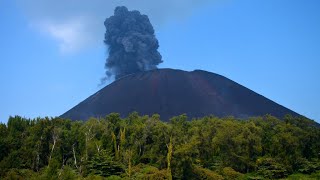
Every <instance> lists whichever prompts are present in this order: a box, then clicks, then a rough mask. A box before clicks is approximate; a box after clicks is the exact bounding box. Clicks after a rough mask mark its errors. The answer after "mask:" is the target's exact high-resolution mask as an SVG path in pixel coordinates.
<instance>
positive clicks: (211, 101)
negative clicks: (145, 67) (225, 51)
mask: <svg viewBox="0 0 320 180" xmlns="http://www.w3.org/2000/svg"><path fill="white" fill-rule="evenodd" d="M133 111H137V112H138V113H139V114H140V115H152V114H155V113H157V114H160V118H161V119H162V120H164V121H167V120H169V119H170V118H171V117H173V116H176V115H180V114H184V113H185V114H187V116H188V117H189V118H197V117H203V116H208V115H215V116H218V117H224V116H234V117H236V118H247V117H251V116H263V115H266V114H271V115H273V116H276V117H279V118H282V117H283V116H284V115H286V114H291V115H293V116H300V115H299V114H297V113H295V112H293V111H291V110H289V109H287V108H285V107H283V106H281V105H279V104H277V103H275V102H273V101H271V100H269V99H267V98H265V97H263V96H261V95H259V94H257V93H255V92H253V91H251V90H250V89H248V88H246V87H244V86H242V85H240V84H237V83H236V82H234V81H231V80H230V79H227V78H225V77H223V76H220V75H218V74H214V73H210V72H206V71H201V70H196V71H192V72H186V71H181V70H173V69H158V70H153V71H146V72H141V73H137V74H132V75H128V76H125V77H123V78H120V79H118V80H117V81H115V82H113V83H111V84H110V85H108V86H106V87H105V88H103V89H101V90H100V91H98V92H97V93H95V94H94V95H92V96H90V97H89V98H87V99H86V100H84V101H83V102H81V103H80V104H78V105H77V106H75V107H74V108H72V109H71V110H69V111H68V112H66V113H65V114H63V115H62V116H61V117H63V118H70V119H72V120H87V119H88V118H90V117H105V116H106V115H107V114H109V113H112V112H117V113H120V114H121V116H123V117H125V116H127V115H128V114H130V113H131V112H133Z"/></svg>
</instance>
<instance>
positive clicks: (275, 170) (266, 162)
mask: <svg viewBox="0 0 320 180" xmlns="http://www.w3.org/2000/svg"><path fill="white" fill-rule="evenodd" d="M258 173H259V174H260V175H262V176H263V177H265V178H269V179H278V178H284V177H287V176H288V172H287V170H286V168H285V167H284V165H282V164H281V163H278V162H277V161H276V160H275V159H273V158H261V159H258Z"/></svg>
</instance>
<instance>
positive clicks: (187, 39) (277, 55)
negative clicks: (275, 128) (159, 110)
mask: <svg viewBox="0 0 320 180" xmlns="http://www.w3.org/2000/svg"><path fill="white" fill-rule="evenodd" d="M135 1H136V2H135ZM75 2H77V3H75ZM116 5H127V6H128V7H129V9H133V8H134V9H138V10H141V12H142V13H145V14H148V15H149V16H150V19H151V22H152V23H153V24H154V26H155V29H156V35H157V38H158V40H159V43H160V50H159V51H160V53H161V54H162V56H163V60H164V63H163V64H161V65H160V68H175V69H183V70H188V71H191V70H194V69H203V70H207V71H211V72H215V73H218V74H221V75H224V76H226V77H228V78H230V79H232V80H234V81H236V82H238V83H240V84H242V85H244V86H246V87H248V88H250V89H252V90H254V91H255V92H257V93H259V94H262V95H263V96H265V97H268V98H269V99H271V100H273V101H275V102H277V103H279V104H281V105H284V106H286V107H288V108H290V109H292V110H294V111H296V112H298V113H300V114H303V115H305V116H307V117H309V118H311V119H314V120H316V121H318V122H320V111H319V107H320V93H319V92H320V83H319V78H320V70H319V68H320V23H319V22H320V11H319V8H320V1H318V0H309V1H303V0H281V1H279V0H268V1H253V0H227V1H223V0H219V1H208V0H199V1H192V0H185V1H183V0H171V1H169V0H163V1H161V2H155V1H154V2H152V1H150V2H149V1H148V2H147V3H144V4H142V3H139V1H137V0H131V1H123V2H121V3H119V2H118V1H112V0H109V1H100V0H93V1H85V0H78V1H74V0H70V1H68V2H67V3H66V2H65V1H63V0H55V1H54V0H42V1H40V0H29V1H23V0H13V1H9V0H4V1H0V22H1V28H0V34H1V39H0V84H1V88H0V122H7V119H8V116H9V115H20V116H24V117H30V118H34V117H38V116H41V117H44V116H58V115H61V114H62V113H64V112H65V111H67V110H69V109H70V108H72V107H73V106H75V105H76V104H77V103H79V102H81V101H82V100H84V99H85V98H87V97H88V96H90V95H91V94H93V93H94V92H96V91H98V90H99V89H101V88H102V86H99V85H98V84H99V83H100V78H102V77H103V75H104V72H105V70H104V63H105V59H106V57H107V50H106V47H105V46H104V45H103V43H102V41H103V37H104V34H103V33H104V26H103V20H104V19H105V18H106V17H108V16H110V15H111V13H112V10H113V8H114V7H115V6H116ZM110 82H111V81H109V82H108V83H110Z"/></svg>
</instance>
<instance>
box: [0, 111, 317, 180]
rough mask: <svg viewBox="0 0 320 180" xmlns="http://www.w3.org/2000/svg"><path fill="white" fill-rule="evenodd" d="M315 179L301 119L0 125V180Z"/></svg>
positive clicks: (111, 118)
mask: <svg viewBox="0 0 320 180" xmlns="http://www.w3.org/2000/svg"><path fill="white" fill-rule="evenodd" d="M300 177H304V178H309V179H320V128H319V126H317V125H315V122H313V121H311V120H308V119H306V118H303V117H292V116H289V115H287V116H285V117H284V118H283V119H277V118H275V117H273V116H271V115H266V116H264V117H254V118H248V119H246V120H239V119H235V118H233V117H225V118H218V117H214V116H209V117H204V118H200V119H192V120H188V118H187V116H186V115H180V116H177V117H173V118H172V119H171V120H170V121H169V122H163V121H161V120H160V116H159V115H156V114H155V115H153V116H151V117H149V116H139V115H138V113H136V112H134V113H132V114H130V115H129V116H128V117H126V118H121V116H120V115H119V114H116V113H112V114H109V115H107V116H106V117H103V118H90V119H88V120H87V121H71V120H68V119H61V118H59V117H57V118H48V117H46V118H36V119H26V118H22V117H19V116H15V117H10V118H9V120H8V122H7V124H0V179H170V180H171V179H217V180H219V179H226V180H227V179H280V178H288V179H299V178H300Z"/></svg>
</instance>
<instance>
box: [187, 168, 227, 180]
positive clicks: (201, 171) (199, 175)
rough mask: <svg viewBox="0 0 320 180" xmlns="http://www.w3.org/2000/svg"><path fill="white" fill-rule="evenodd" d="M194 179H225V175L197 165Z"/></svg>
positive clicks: (194, 169) (194, 170)
mask: <svg viewBox="0 0 320 180" xmlns="http://www.w3.org/2000/svg"><path fill="white" fill-rule="evenodd" d="M193 173H194V175H193V179H208V180H223V179H224V178H223V176H221V175H219V174H218V173H216V172H214V171H211V170H209V169H205V168H201V167H198V166H195V167H194V168H193Z"/></svg>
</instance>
